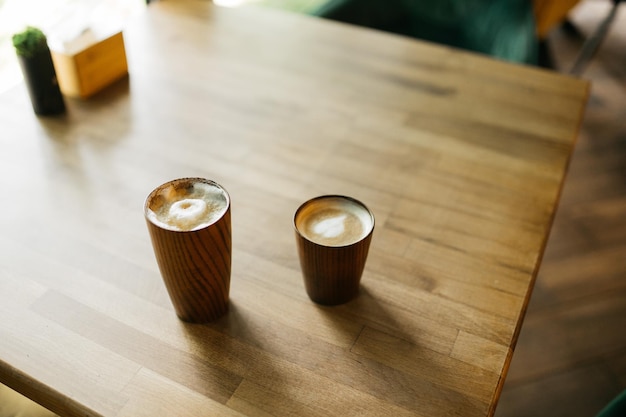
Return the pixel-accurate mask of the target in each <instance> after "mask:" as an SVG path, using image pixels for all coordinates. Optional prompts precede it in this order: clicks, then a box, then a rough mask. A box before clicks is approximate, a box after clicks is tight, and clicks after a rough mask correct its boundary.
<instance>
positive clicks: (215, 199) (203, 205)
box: [146, 179, 228, 231]
mask: <svg viewBox="0 0 626 417" xmlns="http://www.w3.org/2000/svg"><path fill="white" fill-rule="evenodd" d="M227 208H228V200H227V197H226V194H225V192H224V190H222V189H221V188H219V187H218V186H216V185H213V184H209V183H206V182H202V181H201V180H199V179H189V180H179V181H174V182H172V183H170V184H168V185H164V186H162V187H161V188H160V189H158V190H157V191H156V192H155V194H154V196H152V198H151V200H150V201H149V202H148V207H147V209H146V211H147V215H148V218H149V219H150V221H151V222H153V223H154V224H157V225H159V226H161V227H163V228H166V229H170V230H176V231H191V230H198V229H201V228H203V227H206V226H208V225H210V224H212V223H215V222H216V221H217V220H218V219H219V218H221V217H222V216H223V215H224V213H225V212H226V209H227Z"/></svg>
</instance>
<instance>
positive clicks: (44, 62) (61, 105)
mask: <svg viewBox="0 0 626 417" xmlns="http://www.w3.org/2000/svg"><path fill="white" fill-rule="evenodd" d="M18 59H19V61H20V66H21V67H22V74H23V75H24V82H25V83H26V86H27V87H28V94H29V95H30V101H31V103H32V105H33V110H34V111H35V113H36V114H39V115H55V114H61V113H64V112H65V102H64V101H63V95H62V94H61V90H60V89H59V83H58V82H57V75H56V72H55V70H54V64H53V63H52V56H51V55H50V50H49V49H48V48H47V47H46V49H44V50H41V51H39V52H38V53H36V54H35V55H34V56H32V57H24V56H21V55H18Z"/></svg>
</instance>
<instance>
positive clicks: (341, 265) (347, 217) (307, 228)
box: [294, 195, 374, 305]
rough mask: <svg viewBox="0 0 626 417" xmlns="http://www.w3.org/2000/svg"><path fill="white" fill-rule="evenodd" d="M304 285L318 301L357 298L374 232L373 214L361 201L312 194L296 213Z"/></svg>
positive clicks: (329, 301) (328, 301)
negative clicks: (311, 197) (312, 196)
mask: <svg viewBox="0 0 626 417" xmlns="http://www.w3.org/2000/svg"><path fill="white" fill-rule="evenodd" d="M294 226H295V229H296V242H297V245H298V255H299V258H300V266H301V268H302V275H303V277H304V285H305V288H306V291H307V294H308V295H309V298H310V299H311V300H313V301H314V302H316V303H318V304H324V305H337V304H342V303H345V302H347V301H349V300H351V299H352V298H354V297H355V296H356V295H357V294H358V291H359V284H360V282H361V275H362V274H363V269H364V268H365V261H366V260H367V254H368V251H369V246H370V242H371V240H372V234H373V233H374V215H373V214H372V212H371V211H370V210H369V209H368V208H367V207H366V206H365V205H364V204H363V203H361V202H360V201H358V200H355V199H353V198H351V197H346V196H340V195H326V196H321V197H316V198H313V199H311V200H309V201H307V202H305V203H304V204H302V205H301V206H300V207H299V208H298V210H296V213H295V216H294Z"/></svg>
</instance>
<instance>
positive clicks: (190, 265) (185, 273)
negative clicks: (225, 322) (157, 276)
mask: <svg viewBox="0 0 626 417" xmlns="http://www.w3.org/2000/svg"><path fill="white" fill-rule="evenodd" d="M144 215H145V218H146V223H147V225H148V231H149V233H150V238H151V240H152V247H153V249H154V254H155V256H156V260H157V263H158V265H159V270H160V271H161V276H162V277H163V281H164V282H165V287H166V288H167V291H168V293H169V296H170V299H171V300H172V304H173V305H174V309H175V310H176V314H177V315H178V317H179V318H180V319H181V320H184V321H188V322H194V323H205V322H209V321H212V320H215V319H217V318H218V317H221V316H222V315H224V314H225V313H226V311H227V310H228V295H229V290H230V269H231V253H232V237H231V223H230V197H229V195H228V193H227V192H226V190H225V189H224V188H223V187H222V186H220V185H219V184H217V183H215V182H213V181H210V180H206V179H203V178H181V179H176V180H173V181H169V182H167V183H165V184H163V185H161V186H159V187H157V188H156V189H154V190H153V191H152V192H151V193H150V194H149V195H148V197H147V199H146V202H145V205H144Z"/></svg>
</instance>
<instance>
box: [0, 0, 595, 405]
mask: <svg viewBox="0 0 626 417" xmlns="http://www.w3.org/2000/svg"><path fill="white" fill-rule="evenodd" d="M124 39H125V44H126V50H127V56H128V64H129V73H130V76H129V78H128V79H127V80H124V81H122V82H120V83H117V84H115V85H113V86H112V87H111V88H108V89H107V90H105V91H103V92H102V93H100V94H98V95H96V96H94V97H92V98H91V99H90V100H88V101H79V100H67V107H68V112H67V115H66V116H64V117H60V118H37V117H36V116H35V115H34V114H33V112H32V109H31V107H30V103H29V99H28V95H27V92H26V89H25V86H24V85H23V84H20V85H17V86H15V87H14V88H13V89H11V90H10V91H8V92H6V93H3V94H2V95H0V109H1V111H0V129H1V130H0V132H1V133H0V145H1V146H2V152H1V153H0V184H1V186H2V200H1V201H2V209H1V210H2V211H1V213H2V215H1V216H0V253H1V254H2V255H0V256H1V257H0V382H2V383H4V384H6V385H9V386H10V387H12V388H14V389H15V390H17V391H19V392H21V393H23V394H25V395H26V396H28V397H30V398H32V399H34V400H35V401H37V402H39V403H40V404H42V405H44V406H45V407H47V408H49V409H51V410H53V411H55V412H56V413H58V414H60V415H62V416H133V417H135V416H143V415H145V416H154V415H185V416H204V415H215V416H244V415H247V416H268V415H294V416H297V415H300V416H318V415H319V416H322V415H323V416H327V415H340V416H351V415H359V416H361V415H376V416H385V415H389V416H428V417H432V416H463V417H471V416H489V415H492V414H493V412H494V410H495V407H496V404H497V400H498V397H499V393H500V390H501V387H502V384H503V382H504V378H505V376H506V373H507V369H508V365H509V362H510V360H511V356H512V354H513V349H514V347H515V343H516V340H517V336H518V333H519V330H520V327H521V325H522V319H523V316H524V312H525V309H526V306H527V302H528V299H529V296H530V294H531V291H532V286H533V283H534V279H535V275H536V271H537V269H538V267H539V264H540V260H541V256H542V253H543V249H544V246H545V243H546V239H547V236H548V233H549V231H550V227H551V223H552V218H553V216H554V212H555V210H556V207H557V202H558V198H559V194H560V190H561V187H562V184H563V181H564V178H565V173H566V170H567V166H568V163H569V159H570V156H571V153H572V150H573V147H574V142H575V139H576V136H577V133H578V128H579V124H580V120H581V113H582V112H583V109H584V105H585V100H586V97H587V89H588V85H587V83H586V82H584V81H581V80H577V79H574V78H569V77H565V76H561V75H557V74H555V73H551V72H547V71H542V70H538V69H533V68H529V67H521V66H514V65H511V64H507V63H503V62H498V61H494V60H491V59H489V58H487V57H481V56H476V55H471V54H467V53H463V52H460V51H456V50H452V49H449V48H444V47H439V46H435V45H431V44H426V43H421V42H418V41H415V40H410V39H405V38H401V37H397V36H392V35H387V34H383V33H380V32H375V31H370V30H364V29H360V28H356V27H351V26H347V25H342V24H338V23H334V22H328V21H322V20H318V19H315V18H310V17H306V16H298V15H292V14H288V13H282V12H276V11H268V10H258V9H254V8H250V9H234V10H231V9H220V8H215V7H213V6H212V5H211V3H210V2H207V1H194V0H181V1H168V0H163V1H160V2H156V3H154V4H152V5H151V6H150V7H149V8H148V11H147V13H145V14H143V15H141V16H138V17H137V18H136V19H135V20H134V21H133V22H132V23H131V24H130V25H129V26H128V27H127V28H126V29H125V31H124ZM180 177H203V178H208V179H212V180H214V181H216V182H218V183H219V184H221V185H223V186H224V187H225V188H226V189H227V190H228V192H229V194H230V197H231V214H232V233H233V258H232V279H231V292H230V308H229V312H228V314H226V315H225V316H224V317H222V318H221V319H219V320H217V321H216V322H214V323H211V324H208V325H192V324H187V323H184V322H182V321H181V320H179V319H178V318H177V317H176V314H175V312H174V309H173V307H172V305H171V303H170V301H169V298H168V295H167V292H166V289H165V287H164V285H163V281H162V279H161V277H160V274H159V271H158V267H157V264H156V262H155V259H154V254H153V252H152V247H151V244H150V238H149V235H148V232H147V230H146V225H145V221H144V219H143V211H142V204H143V201H144V199H145V197H146V195H147V194H148V193H149V192H150V191H151V190H152V189H154V188H155V187H156V186H157V185H159V184H162V183H164V182H166V181H167V180H170V179H173V178H180ZM322 194H342V195H349V196H352V197H354V198H356V199H358V200H360V201H362V202H364V203H365V204H366V205H367V206H368V207H369V208H370V209H371V210H372V211H373V213H374V215H375V217H376V233H375V235H374V238H373V240H372V243H371V247H370V251H369V256H368V260H367V265H366V268H365V271H364V273H363V277H362V281H361V285H362V288H361V292H360V294H359V296H358V297H357V298H355V299H354V300H352V301H350V302H349V303H347V304H344V305H341V306H336V307H321V306H318V305H316V304H314V303H313V302H311V301H310V300H309V298H308V297H307V295H306V292H305V290H304V286H303V283H302V278H301V272H300V266H299V263H298V255H297V249H296V246H295V240H294V236H293V233H294V232H293V214H294V212H295V210H296V209H297V207H298V206H299V205H300V204H301V203H302V202H304V201H306V200H307V199H309V198H311V197H314V196H317V195H322Z"/></svg>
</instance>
